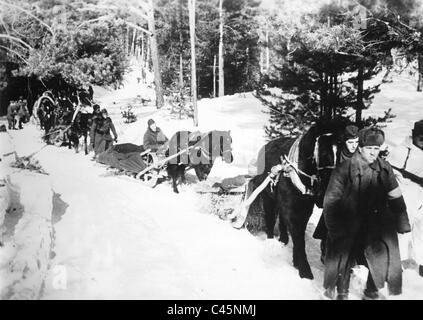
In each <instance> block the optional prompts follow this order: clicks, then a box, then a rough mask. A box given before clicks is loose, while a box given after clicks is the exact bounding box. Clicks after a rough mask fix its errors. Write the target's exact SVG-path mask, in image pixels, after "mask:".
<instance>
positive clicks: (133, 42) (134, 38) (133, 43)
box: [131, 29, 137, 55]
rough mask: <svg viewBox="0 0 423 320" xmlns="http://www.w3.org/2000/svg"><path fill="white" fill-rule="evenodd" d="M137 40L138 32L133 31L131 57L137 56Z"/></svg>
mask: <svg viewBox="0 0 423 320" xmlns="http://www.w3.org/2000/svg"><path fill="white" fill-rule="evenodd" d="M136 38H137V30H136V29H133V30H132V44H131V55H134V54H135V40H136Z"/></svg>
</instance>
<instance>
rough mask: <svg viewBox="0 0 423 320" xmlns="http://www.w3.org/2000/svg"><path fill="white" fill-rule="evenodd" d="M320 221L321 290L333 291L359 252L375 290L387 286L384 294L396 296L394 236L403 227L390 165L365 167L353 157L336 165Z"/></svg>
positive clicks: (398, 263) (403, 217)
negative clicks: (323, 231)
mask: <svg viewBox="0 0 423 320" xmlns="http://www.w3.org/2000/svg"><path fill="white" fill-rule="evenodd" d="M394 200H395V201H396V202H393V201H394ZM398 201H399V203H400V205H399V206H398ZM394 203H395V205H394ZM323 215H324V219H325V223H326V226H327V228H328V240H327V252H326V257H325V274H324V287H325V288H334V287H335V285H336V282H337V280H338V277H340V276H341V277H342V276H344V275H345V274H346V273H347V272H350V268H351V261H352V260H354V259H356V258H357V259H358V257H359V256H360V254H361V253H363V252H364V257H365V260H366V262H367V265H368V267H369V270H370V273H371V275H372V277H373V280H374V282H375V284H376V287H377V288H383V286H384V284H385V281H387V282H388V289H389V293H390V294H400V293H401V289H402V269H401V261H400V255H399V248H398V236H397V230H398V231H401V232H409V230H408V228H409V223H408V217H407V212H406V208H405V204H404V200H403V198H402V195H401V191H400V190H399V188H398V182H397V181H396V179H395V176H394V173H393V171H392V168H391V166H390V164H389V163H388V162H386V161H384V160H383V159H380V158H378V159H377V160H376V161H375V162H374V163H372V164H371V165H370V166H368V165H367V164H365V162H364V159H363V158H362V156H361V154H360V153H359V152H357V153H355V154H354V155H353V157H352V158H351V159H349V160H346V161H344V162H343V163H342V164H340V165H339V166H338V167H337V168H335V170H334V171H333V173H332V176H331V179H330V182H329V186H328V188H327V191H326V194H325V199H324V207H323ZM404 230H406V231H404Z"/></svg>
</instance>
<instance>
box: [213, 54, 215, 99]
mask: <svg viewBox="0 0 423 320" xmlns="http://www.w3.org/2000/svg"><path fill="white" fill-rule="evenodd" d="M213 98H216V55H214V57H213Z"/></svg>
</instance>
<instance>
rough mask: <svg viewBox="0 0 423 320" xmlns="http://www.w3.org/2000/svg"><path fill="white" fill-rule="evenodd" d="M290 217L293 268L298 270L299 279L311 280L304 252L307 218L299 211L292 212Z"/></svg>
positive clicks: (311, 276) (311, 275) (311, 274)
mask: <svg viewBox="0 0 423 320" xmlns="http://www.w3.org/2000/svg"><path fill="white" fill-rule="evenodd" d="M294 211H296V212H294ZM294 215H297V216H296V217H295V216H294ZM290 217H291V218H290V219H289V220H290V221H289V224H288V226H289V231H290V234H291V237H292V243H293V249H292V250H293V264H294V267H296V268H297V269H298V271H299V274H300V277H301V278H307V279H313V273H312V272H311V268H310V264H309V263H308V260H307V254H306V251H305V229H306V226H307V221H308V218H309V216H307V217H306V215H304V214H303V215H302V216H301V211H297V210H292V212H291V215H290Z"/></svg>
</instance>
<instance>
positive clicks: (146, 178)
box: [140, 153, 159, 188]
mask: <svg viewBox="0 0 423 320" xmlns="http://www.w3.org/2000/svg"><path fill="white" fill-rule="evenodd" d="M142 158H143V160H144V162H145V164H146V167H148V166H151V165H153V164H154V163H157V161H158V159H157V156H156V155H155V154H154V153H148V154H146V155H145V156H143V157H142ZM158 179H159V170H158V169H152V170H150V171H148V172H146V173H144V174H143V175H142V176H141V177H140V180H141V182H142V183H143V184H145V185H146V186H148V187H151V188H154V187H155V186H156V184H157V180H158Z"/></svg>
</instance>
